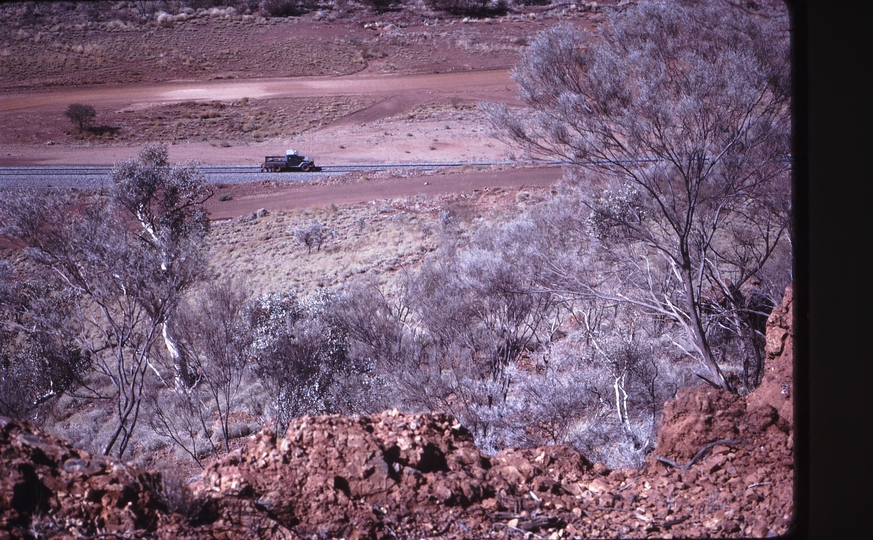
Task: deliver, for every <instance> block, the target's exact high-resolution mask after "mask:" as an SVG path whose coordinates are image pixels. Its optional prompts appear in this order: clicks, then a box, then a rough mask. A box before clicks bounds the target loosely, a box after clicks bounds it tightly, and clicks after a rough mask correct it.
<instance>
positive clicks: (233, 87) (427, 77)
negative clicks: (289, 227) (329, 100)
mask: <svg viewBox="0 0 873 540" xmlns="http://www.w3.org/2000/svg"><path fill="white" fill-rule="evenodd" d="M514 87H515V83H514V82H513V81H512V79H511V78H510V76H509V71H508V70H505V69H504V70H489V71H467V72H455V73H432V74H424V75H391V74H389V75H351V76H347V77H293V78H280V79H239V80H214V81H178V82H171V83H161V84H154V85H120V86H111V87H102V86H101V87H92V88H82V89H63V90H50V91H34V92H29V93H19V94H8V95H5V96H0V112H11V111H33V110H40V109H46V108H48V109H55V108H58V107H65V106H66V105H68V104H70V103H90V104H94V105H100V106H101V107H118V108H134V109H136V108H147V107H149V106H151V105H156V104H167V103H181V102H185V101H198V100H233V99H242V98H244V97H248V98H258V99H270V98H280V97H319V96H328V95H375V96H387V95H390V96H396V95H398V94H414V95H421V94H422V93H423V92H425V93H428V94H434V93H438V94H446V95H454V96H459V97H463V98H468V99H491V100H494V99H506V100H513V99H514V95H515V94H514V92H515V90H514Z"/></svg>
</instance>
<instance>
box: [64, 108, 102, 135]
mask: <svg viewBox="0 0 873 540" xmlns="http://www.w3.org/2000/svg"><path fill="white" fill-rule="evenodd" d="M64 116H66V117H67V118H69V119H70V121H71V122H72V123H73V124H74V125H76V127H78V128H79V131H85V130H86V129H88V127H89V126H90V125H91V123H92V122H93V121H94V118H95V117H96V116H97V112H96V111H94V107H92V106H90V105H82V104H81V103H73V104H72V105H70V106H69V107H67V110H66V111H65V112H64Z"/></svg>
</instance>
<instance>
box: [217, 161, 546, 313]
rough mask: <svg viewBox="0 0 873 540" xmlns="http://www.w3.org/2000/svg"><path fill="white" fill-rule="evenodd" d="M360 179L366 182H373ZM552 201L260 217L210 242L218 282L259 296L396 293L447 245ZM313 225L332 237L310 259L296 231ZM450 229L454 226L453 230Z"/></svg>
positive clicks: (222, 226)
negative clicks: (361, 290)
mask: <svg viewBox="0 0 873 540" xmlns="http://www.w3.org/2000/svg"><path fill="white" fill-rule="evenodd" d="M377 175H378V173H377ZM371 176H373V175H371ZM424 178H429V176H424ZM416 179H417V180H420V177H417V178H416ZM355 180H356V181H357V182H364V183H365V182H366V181H367V177H366V176H364V177H363V178H357V179H355ZM548 194H549V189H548V188H522V189H518V188H515V189H506V188H490V189H489V188H486V189H485V190H483V191H479V190H477V191H476V192H474V193H459V194H447V195H441V196H436V197H431V196H425V195H418V196H410V197H401V198H386V199H381V200H375V201H372V202H370V203H359V204H352V205H330V206H323V207H313V208H306V209H298V210H289V211H284V210H279V211H273V212H269V211H265V210H260V211H256V212H254V213H253V214H249V215H245V216H242V217H240V218H236V219H231V220H222V221H217V222H214V223H213V230H212V233H211V234H210V236H209V238H208V239H207V246H208V248H207V249H208V250H209V253H210V261H211V263H210V265H211V268H212V275H213V276H214V277H215V278H217V279H234V278H241V277H245V281H246V283H247V284H248V285H249V286H250V287H251V289H252V291H253V292H254V293H256V294H266V293H281V292H285V291H292V290H293V291H296V292H298V293H299V294H301V295H303V296H308V295H311V294H312V293H313V292H314V291H316V290H318V289H325V288H328V289H333V288H342V287H343V285H345V284H347V283H348V282H349V281H361V280H363V281H367V282H371V283H375V284H378V285H380V286H385V287H386V288H387V289H389V290H390V289H391V288H392V286H393V285H396V280H397V278H399V277H402V276H403V275H405V274H407V273H409V272H412V271H414V270H416V269H418V267H419V266H420V263H421V262H422V261H423V260H424V259H425V257H427V255H428V254H430V253H433V252H434V251H436V250H437V248H438V247H439V246H440V244H441V243H446V242H452V243H454V242H463V238H465V237H468V236H469V234H470V233H471V232H472V231H475V229H476V228H477V226H478V225H481V224H483V223H492V224H493V223H495V222H497V221H499V220H503V219H509V218H511V217H512V216H513V215H515V214H517V213H518V212H519V211H521V210H522V209H524V208H526V207H528V206H529V205H531V204H535V203H537V202H541V201H542V200H544V199H545V197H546V196H548ZM313 222H318V223H321V224H323V225H324V227H325V231H326V237H325V240H324V244H323V245H322V246H321V248H320V249H318V250H311V252H310V250H308V249H307V247H306V246H305V245H304V244H302V243H301V242H300V241H299V240H298V239H296V238H295V236H294V231H295V230H297V229H300V228H305V227H307V226H309V225H310V224H311V223H313ZM447 222H451V223H452V224H453V227H452V228H451V230H447V225H446V224H447ZM455 227H456V228H455Z"/></svg>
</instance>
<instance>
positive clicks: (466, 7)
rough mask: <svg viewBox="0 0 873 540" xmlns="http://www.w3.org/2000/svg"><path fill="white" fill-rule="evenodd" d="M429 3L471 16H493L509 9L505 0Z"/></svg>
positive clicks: (438, 8)
mask: <svg viewBox="0 0 873 540" xmlns="http://www.w3.org/2000/svg"><path fill="white" fill-rule="evenodd" d="M427 4H428V6H430V8H431V9H435V10H438V11H445V12H448V13H451V14H452V15H468V16H471V17H493V16H496V15H503V14H504V13H506V10H507V2H506V1H505V0H427Z"/></svg>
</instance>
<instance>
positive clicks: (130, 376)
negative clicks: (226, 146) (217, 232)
mask: <svg viewBox="0 0 873 540" xmlns="http://www.w3.org/2000/svg"><path fill="white" fill-rule="evenodd" d="M113 180H114V189H113V191H112V194H111V195H109V196H107V195H105V194H100V193H85V192H78V191H75V190H71V191H66V192H62V191H53V192H45V191H37V190H21V191H17V192H12V191H10V192H8V193H6V194H4V195H5V196H4V197H3V200H2V203H0V228H2V232H3V233H4V234H5V235H7V236H8V237H9V238H11V239H13V240H14V241H16V242H18V243H19V244H20V245H21V246H23V249H24V252H25V253H26V254H27V261H26V262H24V263H22V264H27V265H35V268H36V269H37V270H39V269H40V268H41V269H44V270H45V271H44V272H39V271H37V272H34V273H33V275H32V279H33V280H34V281H35V282H39V284H40V285H39V286H40V287H43V288H46V289H49V290H54V291H56V293H55V294H54V295H53V296H52V297H53V298H56V299H62V300H63V302H64V303H63V308H64V309H58V310H54V311H52V310H47V309H41V308H40V306H41V304H38V303H30V304H26V303H22V304H21V305H20V308H21V309H19V313H18V317H19V318H26V319H29V320H30V321H32V326H33V328H39V329H41V330H42V331H43V332H45V333H46V334H47V335H50V336H51V340H47V339H46V340H44V341H45V342H54V343H59V344H61V346H62V349H61V350H63V351H67V354H68V356H71V358H72V357H75V358H82V359H84V360H85V361H87V365H88V366H89V367H90V368H91V369H92V370H93V372H94V374H96V375H97V378H98V379H102V380H105V381H108V382H109V384H108V385H104V384H100V385H96V384H95V385H93V386H92V387H88V388H87V394H88V395H90V397H92V398H94V399H96V400H99V401H108V402H111V403H113V407H114V412H115V422H114V428H113V429H112V430H111V433H110V434H109V435H108V437H107V440H106V441H105V442H101V444H102V446H103V448H102V451H103V453H104V454H110V453H113V452H116V453H117V455H119V456H121V455H123V454H124V452H125V450H126V449H127V447H128V444H129V443H130V441H131V438H132V437H133V435H134V430H135V428H136V425H137V422H138V420H139V416H140V412H141V409H142V404H143V397H144V395H145V392H146V391H147V389H148V387H149V385H148V384H147V376H148V373H149V372H153V373H155V374H158V376H160V373H161V368H160V367H159V364H160V363H159V362H158V360H159V359H160V358H161V351H160V350H159V349H158V348H156V344H157V343H160V342H161V341H162V340H163V341H164V342H165V343H166V344H167V346H169V347H170V350H171V353H172V347H174V343H173V340H172V339H170V337H169V336H168V333H167V328H168V326H167V325H168V321H169V320H170V318H171V316H172V314H173V312H174V311H175V309H176V307H177V306H178V304H179V302H180V300H181V298H182V297H183V295H184V294H185V293H186V292H187V291H188V290H189V289H190V287H191V286H192V285H193V284H195V283H197V281H198V280H199V279H200V278H201V277H202V274H203V269H204V258H203V255H202V251H201V250H200V248H199V245H198V240H199V239H200V237H202V235H203V234H205V232H206V230H208V220H207V219H206V214H205V212H204V211H203V208H202V202H203V201H204V200H205V199H206V198H207V197H208V190H206V189H205V187H203V182H202V179H201V178H200V176H199V175H198V174H197V172H196V170H194V168H193V167H183V168H178V167H171V166H169V164H168V163H167V151H166V147H162V146H148V147H146V148H145V149H143V151H142V152H141V153H140V155H139V157H138V158H137V159H134V160H130V161H128V162H124V163H121V164H119V165H117V166H116V167H115V169H114V170H113ZM31 268H34V267H31ZM6 326H7V328H8V327H9V326H8V324H7V325H6ZM73 352H74V353H75V354H73ZM171 356H172V354H171ZM175 363H176V364H177V368H178V364H179V362H178V360H175ZM177 373H179V374H180V376H184V373H185V371H184V368H179V369H177ZM84 377H85V375H83V378H84ZM108 388H111V389H112V390H111V391H110V390H107V389H108Z"/></svg>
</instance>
